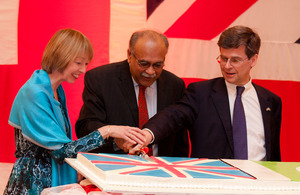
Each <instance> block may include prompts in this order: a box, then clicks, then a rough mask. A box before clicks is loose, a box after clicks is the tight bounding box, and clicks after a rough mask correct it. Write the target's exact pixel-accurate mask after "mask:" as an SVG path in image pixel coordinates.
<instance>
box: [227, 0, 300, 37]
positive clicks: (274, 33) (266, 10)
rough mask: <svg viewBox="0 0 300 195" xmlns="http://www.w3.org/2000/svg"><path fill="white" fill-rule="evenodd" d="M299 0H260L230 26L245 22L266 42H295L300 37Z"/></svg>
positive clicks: (244, 23)
mask: <svg viewBox="0 0 300 195" xmlns="http://www.w3.org/2000/svg"><path fill="white" fill-rule="evenodd" d="M299 10H300V1H299V0H284V1H282V0H259V1H257V2H256V3H255V4H254V5H252V6H251V7H250V8H249V9H248V10H246V11H245V12H244V13H243V14H242V15H241V16H240V17H238V18H237V19H236V20H235V21H234V22H233V23H232V24H231V25H230V26H234V25H239V24H243V25H246V26H249V27H253V28H254V29H255V30H256V31H258V33H259V35H260V37H261V39H262V40H263V41H266V42H277V43H280V42H284V43H294V42H295V41H296V40H298V39H299V38H300V22H299V19H300V11H299Z"/></svg>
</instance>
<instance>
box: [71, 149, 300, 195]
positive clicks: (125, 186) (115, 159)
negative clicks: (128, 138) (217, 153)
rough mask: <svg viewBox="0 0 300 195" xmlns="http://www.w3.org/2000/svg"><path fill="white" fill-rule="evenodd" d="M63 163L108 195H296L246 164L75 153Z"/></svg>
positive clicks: (289, 185) (279, 179)
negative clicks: (140, 194) (116, 194)
mask: <svg viewBox="0 0 300 195" xmlns="http://www.w3.org/2000/svg"><path fill="white" fill-rule="evenodd" d="M67 162H68V163H69V164H70V165H71V166H73V167H74V168H76V169H77V170H78V171H79V172H80V173H81V174H83V175H84V176H85V177H86V178H88V179H89V180H90V181H91V182H92V183H94V184H95V185H97V186H98V187H99V188H101V189H102V190H104V191H110V192H112V191H115V192H116V191H122V192H124V191H127V192H133V191H135V192H137V191H138V192H139V191H143V190H144V191H145V192H151V193H161V192H165V193H166V192H167V193H170V192H172V194H173V193H191V194H192V193H199V192H207V193H211V192H213V193H216V194H219V192H222V193H225V194H226V193H227V194H228V193H229V194H231V193H233V192H235V193H236V194H239V192H242V194H247V193H245V192H246V191H250V192H251V194H261V193H262V194H266V193H267V192H268V193H269V192H272V193H275V194H276V192H278V191H280V194H285V193H286V192H296V194H297V193H300V183H299V182H291V181H290V179H288V178H287V177H285V176H282V175H280V174H278V173H276V172H274V171H272V170H270V169H268V168H266V167H264V166H261V165H259V164H258V163H255V162H251V161H247V160H228V159H198V158H182V157H150V158H149V159H148V158H142V157H139V156H135V155H126V154H105V153H99V154H94V153H79V154H78V155H77V159H76V160H75V159H67ZM203 190H204V191H203ZM254 192H255V193H254ZM260 192H261V193H260Z"/></svg>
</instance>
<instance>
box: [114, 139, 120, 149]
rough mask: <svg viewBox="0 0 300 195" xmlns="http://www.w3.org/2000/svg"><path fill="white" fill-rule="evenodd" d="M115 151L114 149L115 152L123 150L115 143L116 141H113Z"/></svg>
mask: <svg viewBox="0 0 300 195" xmlns="http://www.w3.org/2000/svg"><path fill="white" fill-rule="evenodd" d="M113 149H114V151H119V150H121V149H120V148H119V147H118V146H117V144H116V142H115V139H113Z"/></svg>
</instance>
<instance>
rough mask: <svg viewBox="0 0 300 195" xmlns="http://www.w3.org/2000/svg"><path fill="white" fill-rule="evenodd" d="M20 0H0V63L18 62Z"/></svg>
mask: <svg viewBox="0 0 300 195" xmlns="http://www.w3.org/2000/svg"><path fill="white" fill-rule="evenodd" d="M18 11H19V0H1V1H0V65H1V64H5V65H7V64H17V63H18V41H17V40H18V13H19V12H18Z"/></svg>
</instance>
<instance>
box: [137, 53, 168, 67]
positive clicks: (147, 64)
mask: <svg viewBox="0 0 300 195" xmlns="http://www.w3.org/2000/svg"><path fill="white" fill-rule="evenodd" d="M131 53H132V55H133V57H134V58H135V60H136V61H137V63H138V65H139V66H140V67H141V68H143V69H148V68H149V67H150V66H151V63H150V62H148V61H145V60H138V59H137V58H136V56H135V55H134V53H133V52H131ZM164 66H165V60H164V61H161V62H155V63H153V64H152V67H153V69H154V70H161V69H162V68H163V67H164Z"/></svg>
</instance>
